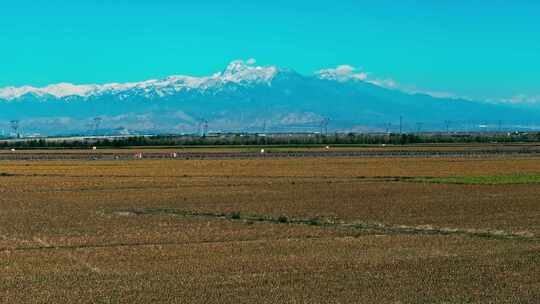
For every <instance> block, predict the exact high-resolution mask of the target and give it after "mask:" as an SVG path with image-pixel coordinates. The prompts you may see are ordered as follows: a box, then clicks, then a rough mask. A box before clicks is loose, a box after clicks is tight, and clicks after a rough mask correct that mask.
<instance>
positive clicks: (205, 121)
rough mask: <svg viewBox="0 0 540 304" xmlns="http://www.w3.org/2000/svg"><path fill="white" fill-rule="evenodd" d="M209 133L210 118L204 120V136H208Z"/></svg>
mask: <svg viewBox="0 0 540 304" xmlns="http://www.w3.org/2000/svg"><path fill="white" fill-rule="evenodd" d="M206 135H208V120H206V119H205V120H204V122H203V137H206Z"/></svg>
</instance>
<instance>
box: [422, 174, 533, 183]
mask: <svg viewBox="0 0 540 304" xmlns="http://www.w3.org/2000/svg"><path fill="white" fill-rule="evenodd" d="M412 181H415V182H425V183H436V184H458V185H513V184H539V183H540V175H496V176H452V177H418V178H413V179H412Z"/></svg>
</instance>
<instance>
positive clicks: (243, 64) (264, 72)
mask: <svg viewBox="0 0 540 304" xmlns="http://www.w3.org/2000/svg"><path fill="white" fill-rule="evenodd" d="M256 63H257V62H256V60H255V59H248V60H246V61H244V60H235V61H233V62H231V63H230V64H229V65H228V66H227V68H226V69H225V71H223V72H222V73H221V74H220V75H219V77H221V78H222V80H223V81H224V82H236V83H240V82H252V81H256V82H269V81H271V80H272V79H273V78H274V77H275V76H276V75H277V74H278V72H279V70H278V68H277V67H275V66H269V67H262V66H255V64H256Z"/></svg>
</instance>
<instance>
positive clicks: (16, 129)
mask: <svg viewBox="0 0 540 304" xmlns="http://www.w3.org/2000/svg"><path fill="white" fill-rule="evenodd" d="M9 123H10V125H11V129H13V132H14V133H15V136H16V137H17V138H20V137H21V135H20V134H19V121H18V120H12V121H10V122H9Z"/></svg>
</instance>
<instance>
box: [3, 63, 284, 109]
mask: <svg viewBox="0 0 540 304" xmlns="http://www.w3.org/2000/svg"><path fill="white" fill-rule="evenodd" d="M248 62H253V61H250V60H248ZM248 62H244V61H242V60H237V61H233V62H231V64H229V66H228V67H227V68H226V69H225V70H224V71H223V72H221V73H216V74H214V75H212V76H208V77H191V76H169V77H167V78H165V79H157V80H156V79H152V80H147V81H142V82H133V83H109V84H103V85H97V84H87V85H74V84H71V83H59V84H54V85H49V86H46V87H43V88H35V87H31V86H24V87H19V88H17V87H7V88H3V89H0V99H4V100H16V99H19V98H21V97H24V96H25V95H27V94H31V95H35V96H39V97H47V96H49V97H55V98H63V97H69V96H78V97H91V96H96V95H103V94H120V93H124V92H126V91H129V90H140V91H144V92H147V93H156V94H157V95H160V96H164V95H170V94H174V93H175V92H179V91H182V90H192V89H203V90H204V89H208V88H212V87H218V86H221V85H225V84H227V83H236V84H241V83H250V84H253V83H257V84H261V83H264V84H270V83H271V81H272V79H273V78H274V77H275V76H276V75H277V74H278V72H279V71H278V69H277V68H276V67H273V66H271V67H260V66H252V65H250V64H249V63H248Z"/></svg>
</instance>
